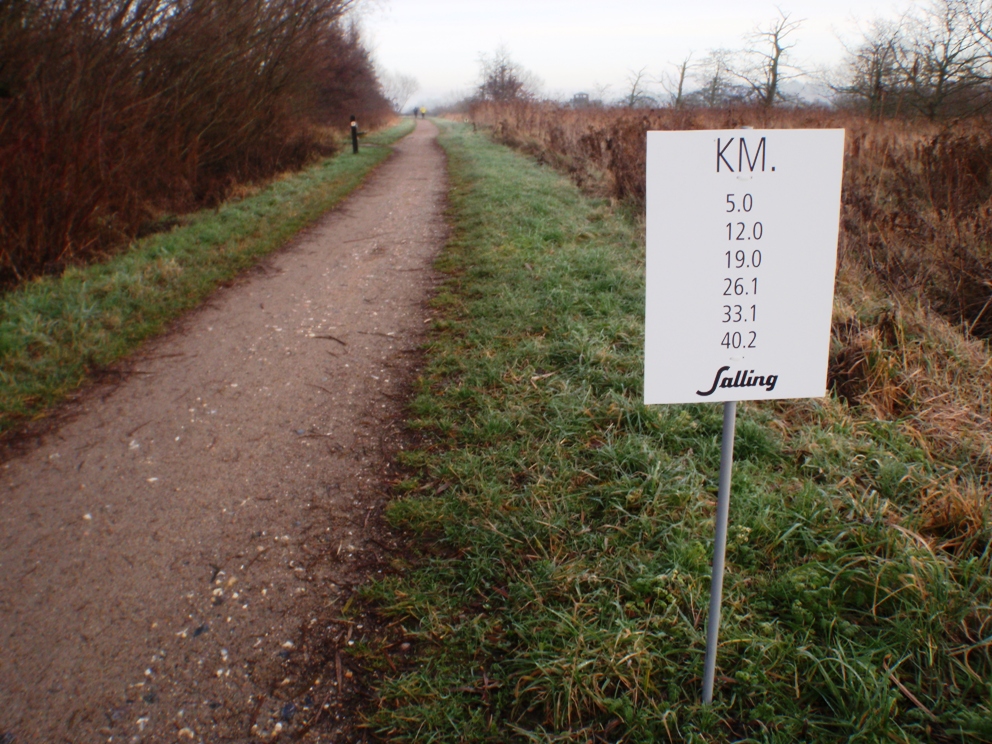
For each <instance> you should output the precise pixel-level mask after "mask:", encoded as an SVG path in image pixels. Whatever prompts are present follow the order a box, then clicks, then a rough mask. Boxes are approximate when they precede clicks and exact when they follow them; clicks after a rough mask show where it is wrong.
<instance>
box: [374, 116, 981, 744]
mask: <svg viewBox="0 0 992 744" xmlns="http://www.w3.org/2000/svg"><path fill="white" fill-rule="evenodd" d="M444 126H445V131H444V134H443V138H442V143H443V145H444V146H445V148H446V149H447V152H448V156H449V164H450V169H451V179H452V184H453V188H452V193H451V219H452V221H453V224H454V234H453V237H452V239H451V241H450V243H449V245H448V247H447V249H446V252H445V255H444V257H443V258H442V260H441V264H440V266H441V269H442V270H443V271H444V272H446V273H447V274H448V277H449V278H448V281H447V283H446V285H445V287H444V289H443V291H442V292H441V293H440V294H439V296H438V297H437V299H436V319H435V325H434V330H433V333H432V336H431V341H430V345H429V350H428V359H427V366H426V368H425V369H424V372H423V375H422V378H421V381H420V383H419V393H418V395H417V397H416V399H415V401H414V403H413V410H412V421H411V424H412V426H413V427H414V429H415V430H417V431H418V432H419V436H420V443H419V446H418V448H417V449H416V450H414V451H410V452H407V453H405V454H404V456H403V459H404V461H405V463H406V465H408V466H409V469H410V474H409V477H408V478H407V479H406V480H404V481H402V482H401V483H399V484H398V485H397V488H398V489H399V490H400V491H401V492H403V493H404V496H403V497H402V498H399V499H397V500H396V501H394V503H393V504H392V506H391V509H390V517H391V519H392V520H393V522H394V523H395V524H396V525H398V526H401V527H403V528H405V529H407V530H409V531H410V532H411V533H412V534H413V535H414V536H415V538H416V539H415V541H414V544H415V545H416V546H418V549H419V550H421V551H422V556H421V558H420V559H418V560H417V561H415V562H413V563H412V564H411V565H409V566H405V567H403V570H402V571H401V572H397V574H396V575H394V576H391V577H388V578H386V579H384V580H382V581H380V582H378V583H377V584H375V585H373V586H372V587H370V588H368V589H366V596H367V598H368V599H369V601H370V602H371V603H372V605H373V606H374V607H375V608H376V611H377V612H379V613H380V614H381V615H382V616H383V617H384V619H385V621H386V622H387V623H389V624H391V625H392V627H393V628H395V629H396V630H397V632H398V633H400V634H401V635H402V637H403V639H404V640H405V641H406V642H407V643H409V644H411V645H410V654H411V659H410V661H411V663H410V664H408V665H407V666H405V667H404V668H402V669H398V670H397V668H396V667H395V666H394V660H393V659H394V658H395V656H394V657H393V658H390V655H392V654H394V653H395V650H392V651H390V650H389V649H390V648H392V649H395V646H394V645H391V646H385V645H383V646H382V647H380V648H377V647H376V644H375V643H372V644H370V645H368V646H362V647H360V648H359V650H358V652H357V653H358V655H359V656H361V657H362V658H363V659H364V662H365V663H366V664H367V665H369V666H373V667H376V668H377V669H378V671H379V673H380V674H381V680H382V681H381V683H380V684H379V688H378V694H377V698H376V699H377V708H376V710H374V711H373V712H371V713H370V714H369V721H368V723H369V726H370V727H371V728H372V730H374V731H376V732H378V734H380V735H382V736H384V737H387V738H390V739H391V740H399V741H404V740H410V741H413V740H416V741H451V742H456V741H457V742H483V741H487V742H503V741H556V742H591V741H611V742H621V741H622V742H655V741H692V742H702V741H720V742H722V741H728V742H729V741H767V742H795V741H804V742H808V741H824V742H826V741H839V740H848V741H864V742H874V741H890V740H891V741H898V742H903V741H905V742H924V741H948V742H950V741H971V742H978V741H988V740H990V739H992V702H990V700H992V637H990V636H992V610H990V600H992V580H990V568H992V550H990V547H989V540H990V537H992V535H990V533H989V530H988V525H989V520H988V519H985V521H984V522H981V526H980V527H979V528H978V529H976V530H972V531H971V532H970V533H968V536H967V539H962V540H958V541H954V542H953V543H948V544H946V545H945V546H944V547H941V546H940V545H937V544H936V542H935V541H934V540H932V539H929V537H928V536H926V535H921V534H920V533H919V532H918V531H917V530H918V529H920V525H921V522H920V519H921V517H920V515H919V512H918V510H917V505H918V501H919V499H918V497H919V493H918V490H919V488H920V484H921V483H936V482H940V481H941V479H943V478H948V477H949V475H948V474H949V473H951V472H952V471H953V470H954V467H955V466H951V465H941V464H940V463H939V462H937V461H935V460H934V458H933V457H932V455H931V453H930V452H928V451H927V449H926V448H925V447H924V446H922V445H921V442H920V440H919V439H914V438H913V437H912V436H909V435H908V434H907V433H906V432H905V430H904V429H903V428H901V427H899V426H897V425H895V424H892V423H885V422H882V421H877V420H874V419H873V418H871V417H867V418H866V417H859V416H860V414H859V413H858V412H857V411H855V410H853V409H851V408H849V407H848V406H847V405H845V404H843V403H840V402H838V401H837V400H834V399H827V400H825V401H822V402H802V403H795V404H793V403H785V404H783V403H776V404H761V405H756V404H748V405H744V406H742V407H741V412H740V417H739V424H738V432H737V447H736V458H737V464H736V470H735V474H734V490H733V497H732V503H731V531H730V540H729V546H728V574H727V577H726V582H725V587H724V608H725V609H724V621H723V627H722V635H721V650H720V659H719V667H718V679H717V687H718V689H717V695H716V702H715V704H714V705H713V706H712V707H710V708H704V707H703V706H701V705H700V704H699V702H698V700H699V694H700V680H701V676H702V667H703V652H704V632H705V619H706V604H707V595H708V589H709V559H710V552H711V545H712V534H713V513H714V506H715V504H714V502H715V491H716V481H717V474H718V465H719V437H720V427H721V416H720V414H721V409H720V407H719V406H715V405H698V406H666V407H652V408H647V407H645V406H644V405H643V404H642V403H641V398H642V387H641V386H642V382H641V374H642V351H641V349H642V342H643V291H644V286H643V241H642V231H641V229H640V227H639V226H638V224H637V222H636V220H634V219H631V218H630V216H629V215H624V214H622V213H618V212H613V211H611V210H610V208H609V206H608V204H607V203H605V202H601V201H595V200H590V199H589V198H587V197H585V196H583V195H582V194H580V192H579V191H578V190H577V189H576V188H575V187H574V186H573V185H571V184H570V183H568V182H567V181H566V180H564V179H563V178H562V177H560V176H559V175H556V174H555V173H553V172H551V171H549V170H548V169H544V168H540V167H539V166H537V165H536V164H534V163H533V162H531V161H529V160H527V159H526V158H524V157H522V156H521V155H519V154H516V153H513V152H511V151H509V150H507V149H505V148H502V147H499V146H496V145H493V144H491V143H489V142H488V141H487V140H485V139H484V138H483V137H482V136H481V135H473V134H472V133H471V132H470V131H469V130H467V129H466V128H465V127H461V126H452V125H444ZM397 642H398V641H396V639H391V641H390V643H397ZM385 643H386V642H385V641H383V642H382V644H385ZM404 648H406V647H404Z"/></svg>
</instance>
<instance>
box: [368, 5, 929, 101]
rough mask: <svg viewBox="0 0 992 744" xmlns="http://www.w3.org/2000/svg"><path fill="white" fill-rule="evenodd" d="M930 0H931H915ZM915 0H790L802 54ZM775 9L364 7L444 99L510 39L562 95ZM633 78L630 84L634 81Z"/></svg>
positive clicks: (715, 42) (424, 91) (386, 56)
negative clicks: (798, 22)
mask: <svg viewBox="0 0 992 744" xmlns="http://www.w3.org/2000/svg"><path fill="white" fill-rule="evenodd" d="M916 1H917V2H922V1H923V0H916ZM912 4H913V3H912V2H911V1H910V0H858V1H857V2H855V0H792V1H791V2H790V1H788V0H783V2H781V3H779V4H778V5H779V7H781V8H782V10H784V11H786V12H789V13H791V16H792V18H794V19H805V20H804V22H803V25H802V27H801V28H800V29H799V31H797V32H796V34H795V35H794V39H795V41H796V42H798V43H797V46H796V48H795V50H794V52H793V54H794V56H795V58H796V60H797V61H800V62H803V63H804V64H805V65H806V66H807V67H809V68H814V67H822V66H829V65H834V64H836V63H837V62H838V61H839V60H840V58H841V56H842V53H843V47H842V46H841V44H840V42H839V41H838V39H837V35H838V34H840V35H842V36H848V37H851V36H854V35H855V33H856V28H857V26H856V21H857V20H861V21H866V20H869V19H871V18H874V17H879V16H881V17H890V18H895V17H898V16H899V15H900V13H901V12H903V11H904V10H905V9H906V8H907V7H910V6H911V5H912ZM776 16H777V11H776V3H774V2H768V1H766V0H679V1H677V2H673V1H671V0H653V1H651V0H598V1H593V0H493V1H490V0H368V1H367V2H366V4H365V6H364V7H363V9H362V11H361V17H362V20H361V25H362V28H363V33H364V35H365V38H366V41H367V42H368V43H369V45H370V46H371V47H372V49H373V54H374V57H375V59H376V62H377V65H378V66H379V68H380V69H381V70H383V71H390V72H402V73H404V74H407V75H412V76H413V77H415V78H416V79H417V80H418V82H419V83H420V91H419V92H418V93H417V94H416V95H415V96H414V97H413V98H412V99H411V100H410V105H411V106H412V105H413V104H414V103H427V104H429V103H436V102H439V101H441V100H444V99H448V98H454V97H461V96H462V95H464V94H466V93H468V92H470V90H471V88H472V87H473V86H474V85H475V84H476V82H477V78H478V74H479V55H480V54H491V53H492V52H493V51H494V50H495V49H496V48H497V47H498V46H499V45H501V44H502V45H504V46H505V47H506V48H507V50H508V51H509V52H510V55H511V57H512V58H513V59H514V60H515V61H516V62H517V63H519V64H520V65H522V66H523V67H525V68H526V69H527V70H529V71H531V72H532V73H533V74H535V75H536V76H537V77H538V78H540V80H541V81H542V83H543V86H542V92H543V93H544V94H546V95H550V96H555V97H564V96H571V95H572V94H573V93H575V92H578V91H585V92H588V93H590V94H591V95H593V96H595V95H596V94H597V90H598V89H602V86H606V85H609V86H611V87H610V88H609V90H608V91H607V92H606V97H607V98H609V97H617V96H619V95H621V94H622V92H623V89H624V87H625V86H626V83H625V80H626V78H627V76H628V75H629V73H630V71H631V70H640V69H641V68H644V67H646V68H647V72H648V73H649V74H650V75H652V76H654V77H657V76H658V75H660V74H661V73H662V71H663V70H664V69H665V68H666V63H667V62H670V61H677V60H680V59H682V58H683V57H684V56H685V55H686V54H688V53H689V52H692V53H693V54H694V57H695V58H699V57H702V56H704V55H705V54H706V52H707V51H708V50H710V49H714V48H718V47H726V48H730V49H739V48H741V47H742V46H743V37H744V35H745V34H747V33H748V32H749V31H750V30H752V29H753V28H754V27H755V26H756V25H766V24H767V23H768V21H769V20H771V19H773V18H775V17H776ZM627 87H629V86H627Z"/></svg>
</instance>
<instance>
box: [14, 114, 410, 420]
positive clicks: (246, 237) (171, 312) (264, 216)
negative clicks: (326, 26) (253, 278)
mask: <svg viewBox="0 0 992 744" xmlns="http://www.w3.org/2000/svg"><path fill="white" fill-rule="evenodd" d="M412 126H413V125H412V122H404V123H402V124H400V125H398V126H396V127H393V128H391V129H388V130H385V131H382V132H379V133H376V134H373V135H371V136H369V137H368V138H366V141H367V142H369V143H371V144H373V145H378V146H376V147H370V148H363V149H362V150H361V151H360V152H359V154H358V155H357V156H356V155H353V154H352V153H351V151H350V148H349V150H347V151H344V152H342V153H341V154H339V155H337V156H336V157H333V158H329V159H326V160H324V161H323V162H321V163H319V164H317V165H314V166H312V167H310V168H307V169H305V170H303V171H301V172H300V173H297V174H294V175H291V176H288V177H285V178H282V179H280V180H277V181H275V182H273V183H272V184H270V185H269V186H267V187H266V188H264V189H263V190H261V191H260V192H259V193H257V194H255V195H253V196H250V197H248V198H245V199H242V200H240V201H235V202H230V203H227V204H224V205H222V206H221V207H220V208H218V209H214V210H205V211H203V212H199V213H197V214H194V215H191V216H189V217H187V218H184V220H183V222H184V223H185V224H183V226H181V227H178V228H175V229H173V230H172V231H170V232H168V233H160V234H158V235H153V236H150V237H148V238H146V239H143V240H139V241H137V242H136V243H135V244H134V245H133V246H132V247H131V248H130V249H129V250H127V251H126V252H125V253H122V254H121V255H119V256H116V257H115V258H113V259H111V260H109V261H106V262H105V263H99V264H93V265H89V266H85V267H81V268H73V269H69V270H68V271H66V272H65V273H64V274H63V275H62V276H60V277H44V278H41V279H38V280H36V281H32V282H29V283H27V284H25V285H23V286H21V287H19V288H18V289H16V290H14V291H11V292H8V293H6V294H4V295H3V296H0V431H4V430H7V429H10V428H11V427H13V426H16V425H18V424H19V423H22V422H23V421H24V420H26V419H27V418H29V417H36V416H39V415H43V414H44V411H45V410H46V409H47V408H48V407H49V406H51V405H52V404H54V403H57V402H58V401H60V400H63V399H64V398H65V396H66V395H67V394H69V393H70V392H72V391H73V390H75V389H77V388H78V387H79V386H80V385H82V384H83V383H84V382H85V381H86V380H87V379H88V378H89V377H90V376H91V375H92V373H93V372H94V371H96V370H99V369H100V368H103V367H106V366H107V365H109V364H111V363H113V362H115V361H117V360H118V359H120V358H122V357H123V356H125V355H126V354H128V353H130V352H131V351H133V350H134V349H135V348H136V347H137V346H138V345H139V344H140V343H141V342H142V341H144V340H145V339H147V338H148V337H150V336H153V335H155V334H157V333H160V332H161V331H162V330H163V329H164V328H165V327H166V325H167V324H168V323H169V321H171V320H173V319H175V318H176V317H178V316H179V315H180V314H181V313H183V312H184V311H186V310H189V309H190V308H193V307H196V306H197V305H198V304H199V303H200V302H202V301H203V300H204V299H205V298H206V297H207V296H208V295H209V294H210V293H211V292H212V291H213V290H214V289H215V288H216V287H217V286H218V284H220V283H221V282H224V281H227V280H229V279H231V278H232V277H234V276H236V275H237V274H238V273H239V272H240V271H243V270H244V269H246V268H248V267H249V266H251V265H253V264H254V263H255V262H256V261H257V260H258V259H259V258H260V257H261V256H264V255H266V254H268V253H271V252H272V251H274V250H277V249H278V248H280V247H282V246H283V245H285V243H286V242H287V241H288V240H289V239H290V238H292V237H293V236H294V235H295V234H296V233H297V232H299V231H300V230H301V229H302V228H304V227H306V226H307V225H309V224H310V223H312V222H314V221H315V220H316V219H318V218H319V217H320V216H321V215H322V214H323V213H324V212H326V211H327V210H328V209H330V208H331V207H332V206H334V205H335V204H337V203H338V202H339V201H340V200H341V199H342V198H344V197H345V196H347V194H349V193H350V192H351V191H352V190H353V189H354V188H355V187H356V186H358V185H359V184H360V183H361V182H362V180H363V179H364V178H365V177H366V176H367V175H368V174H369V173H370V172H371V171H372V169H373V168H375V166H377V165H378V164H380V163H381V162H383V161H384V160H385V159H386V158H387V157H388V155H389V153H390V152H391V149H390V148H389V147H388V145H389V144H391V143H393V142H395V141H396V140H398V139H399V138H400V137H402V136H403V135H405V134H407V133H408V132H409V131H410V130H411V129H412Z"/></svg>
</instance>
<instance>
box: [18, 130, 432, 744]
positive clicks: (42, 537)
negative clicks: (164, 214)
mask: <svg viewBox="0 0 992 744" xmlns="http://www.w3.org/2000/svg"><path fill="white" fill-rule="evenodd" d="M435 135H436V129H435V127H434V125H433V124H431V123H429V122H425V121H420V122H418V123H417V129H416V131H415V132H414V133H413V134H411V135H410V136H409V137H407V138H406V139H404V140H403V141H402V142H400V143H399V144H398V145H397V147H396V153H395V154H394V155H393V157H392V158H391V159H390V160H389V161H388V162H387V163H386V164H385V165H383V166H382V167H381V168H380V169H379V170H378V171H377V172H376V173H375V174H374V175H373V177H372V178H371V179H370V180H369V182H368V183H367V184H366V185H365V186H364V187H362V188H361V189H359V190H358V191H357V192H356V193H355V194H354V195H352V197H351V198H350V199H349V200H348V201H346V202H345V203H344V204H343V205H342V206H341V207H340V208H338V209H336V210H334V211H333V212H331V213H329V214H328V215H327V216H326V217H325V218H324V219H323V220H322V221H321V222H320V223H319V224H318V225H317V226H316V227H314V228H312V229H311V230H309V231H307V233H306V234H304V235H303V236H302V237H301V238H299V239H297V240H296V241H295V242H294V243H293V244H292V245H291V246H290V247H289V248H287V249H286V250H284V251H283V252H281V253H280V254H278V255H277V256H275V257H273V258H271V259H270V260H268V261H267V262H266V263H265V264H264V265H262V266H260V267H259V268H258V269H256V270H255V271H253V272H250V275H249V276H247V277H244V278H243V279H242V280H240V281H238V282H236V283H235V284H234V285H233V286H231V287H228V288H225V289H221V290H219V291H218V292H217V293H216V294H215V295H214V296H213V297H212V298H211V300H210V301H209V302H208V303H207V305H206V306H205V307H204V308H202V309H201V310H199V311H197V312H195V313H193V314H191V315H190V316H189V317H187V318H186V319H184V320H183V321H182V323H181V324H180V326H179V327H178V328H177V329H176V330H175V331H173V332H172V333H171V334H169V335H168V336H166V337H164V338H162V339H159V340H157V341H155V342H153V343H151V344H149V345H147V346H146V347H145V348H144V349H143V350H142V352H141V353H140V354H139V355H138V356H137V358H136V359H134V360H132V361H131V362H130V363H129V364H128V365H127V369H126V370H125V374H124V375H123V379H122V380H121V381H115V382H114V383H113V384H109V383H105V384H102V385H98V386H96V387H94V388H93V389H91V390H89V391H88V392H86V393H85V394H84V395H83V396H82V397H81V399H80V401H78V402H77V403H76V404H74V406H73V407H72V410H70V415H69V416H68V417H67V418H68V420H67V422H66V423H64V424H63V425H62V426H61V427H59V428H58V429H56V430H54V431H50V432H48V433H47V434H46V435H44V436H43V437H41V438H40V439H38V440H37V441H33V442H31V443H29V445H28V446H27V447H26V450H27V451H21V452H18V453H16V454H11V453H9V452H8V453H7V459H6V461H5V462H4V464H3V465H2V466H0V637H2V643H0V744H14V743H16V744H21V743H28V742H72V743H73V744H84V743H86V742H98V741H99V742H107V741H142V742H185V741H193V742H195V741H203V742H216V741H258V740H259V739H260V738H271V737H272V735H273V734H277V735H279V738H280V739H285V738H295V737H303V738H305V740H307V741H336V740H339V739H340V738H341V736H342V735H341V734H340V732H337V733H336V731H335V727H336V726H337V725H338V724H337V723H336V719H340V720H343V719H345V718H346V715H345V714H344V713H343V712H342V710H341V709H340V702H339V696H340V695H341V694H342V693H341V692H340V691H339V690H338V685H339V683H340V684H342V685H344V686H345V687H347V686H348V685H349V684H354V683H356V682H359V680H357V679H356V678H355V676H354V673H353V672H352V671H351V670H350V669H349V668H348V660H347V654H344V660H343V661H342V654H341V650H342V649H343V648H344V645H345V644H348V643H353V642H354V640H352V638H353V634H354V633H355V632H356V628H355V627H354V626H348V625H347V624H342V623H340V622H337V623H335V622H332V620H331V619H332V618H334V617H336V616H337V612H338V610H339V609H340V605H341V603H342V600H343V598H344V597H346V596H348V594H349V590H350V587H352V586H353V585H354V584H355V583H358V582H360V581H362V580H364V579H365V577H366V574H367V573H368V572H370V571H371V572H374V571H375V570H376V569H375V568H374V566H375V565H376V560H377V559H381V558H383V557H388V554H389V549H390V546H389V545H387V544H384V541H387V542H388V540H389V538H388V537H385V536H383V535H381V534H380V532H379V531H378V528H377V527H376V524H377V520H376V517H377V515H378V513H379V511H380V510H381V507H382V504H383V501H384V498H385V496H384V492H383V486H384V484H385V481H386V480H387V479H388V477H389V462H390V459H391V456H392V455H393V453H394V452H395V448H396V447H399V446H401V444H402V438H401V436H400V432H399V424H398V423H397V422H398V421H399V420H400V418H401V416H402V407H403V402H404V399H405V396H406V394H407V392H408V387H409V382H410V378H411V374H412V373H413V371H414V367H415V364H416V361H417V349H418V346H419V344H420V342H421V340H422V334H423V331H424V328H425V320H426V319H427V315H426V310H425V305H424V300H425V298H426V296H427V295H428V293H429V290H430V288H431V286H432V283H433V281H434V276H433V274H432V271H431V268H430V267H431V261H432V259H433V257H434V256H435V255H436V252H437V250H438V248H439V247H440V244H441V241H442V240H443V237H444V224H443V221H442V205H443V200H444V195H445V175H444V172H445V171H444V158H443V154H442V152H441V151H440V149H439V148H438V147H437V145H436V142H435ZM22 449H23V448H22ZM370 567H371V568H370ZM357 632H359V633H360V632H361V627H360V626H359V627H358V628H357ZM315 722H316V723H315ZM312 724H313V725H312Z"/></svg>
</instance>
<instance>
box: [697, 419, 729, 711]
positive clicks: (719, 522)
mask: <svg viewBox="0 0 992 744" xmlns="http://www.w3.org/2000/svg"><path fill="white" fill-rule="evenodd" d="M736 428H737V401H728V402H726V403H724V404H723V442H722V443H721V445H720V486H719V489H718V490H717V497H716V535H715V538H714V541H713V579H712V581H711V582H710V614H709V616H708V617H707V619H706V663H705V664H704V666H703V703H705V704H706V705H709V704H710V703H712V702H713V678H714V677H715V676H716V646H717V641H718V639H719V636H720V603H721V601H722V599H723V563H724V558H725V557H726V555H727V521H728V519H729V514H730V475H731V472H732V471H733V468H734V430H735V429H736Z"/></svg>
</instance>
